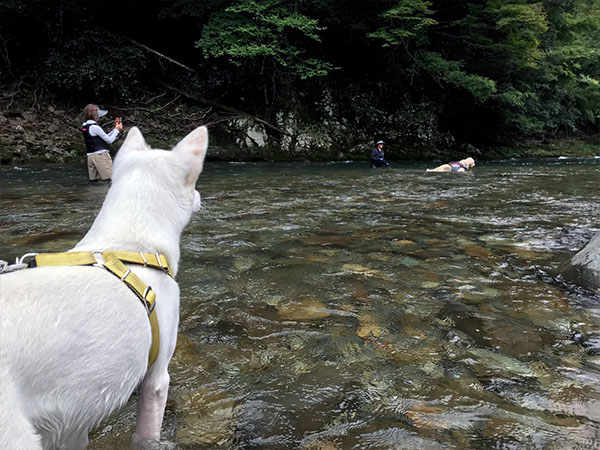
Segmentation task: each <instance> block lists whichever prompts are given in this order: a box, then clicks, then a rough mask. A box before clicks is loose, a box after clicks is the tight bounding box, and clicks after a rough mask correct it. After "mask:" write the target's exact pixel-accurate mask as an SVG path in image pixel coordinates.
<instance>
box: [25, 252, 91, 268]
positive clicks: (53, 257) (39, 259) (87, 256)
mask: <svg viewBox="0 0 600 450" xmlns="http://www.w3.org/2000/svg"><path fill="white" fill-rule="evenodd" d="M34 261H35V265H32V266H33V267H35V266H90V265H92V264H96V262H97V261H96V258H95V257H94V254H93V253H92V252H71V253H38V254H37V255H35V260H34Z"/></svg>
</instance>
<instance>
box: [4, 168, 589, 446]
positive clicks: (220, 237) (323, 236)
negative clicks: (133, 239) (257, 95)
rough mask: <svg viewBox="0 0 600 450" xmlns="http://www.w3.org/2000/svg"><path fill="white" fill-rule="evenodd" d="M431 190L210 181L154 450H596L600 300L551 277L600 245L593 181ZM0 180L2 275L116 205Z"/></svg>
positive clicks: (8, 171)
mask: <svg viewBox="0 0 600 450" xmlns="http://www.w3.org/2000/svg"><path fill="white" fill-rule="evenodd" d="M424 169H425V166H424V165H417V164H415V165H401V164H396V165H395V166H394V168H392V169H389V170H384V169H381V170H372V169H370V168H368V166H367V165H366V164H360V163H348V164H343V163H337V164H296V165H292V164H289V165H287V164H267V163H264V164H225V163H210V162H209V163H207V164H206V166H205V172H204V173H203V174H202V175H201V178H200V180H199V183H198V189H199V190H200V192H201V194H202V196H203V202H204V210H203V211H202V212H201V213H200V214H198V215H196V216H195V217H194V218H193V219H192V222H191V223H190V224H189V226H188V228H187V229H186V231H185V233H184V236H183V240H182V263H181V269H180V273H179V274H178V281H179V283H180V285H181V290H182V309H181V326H180V334H179V341H178V348H177V351H176V355H175V358H174V360H173V362H172V364H171V369H170V371H171V391H170V397H169V401H168V405H167V411H166V413H165V421H164V425H163V438H164V439H163V441H162V442H161V444H160V446H159V448H165V449H174V448H181V449H196V448H207V449H213V448H223V449H246V448H248V449H249V448H260V449H287V448H300V449H326V450H332V449H404V448H425V449H436V448H456V449H468V448H473V449H481V448H506V449H513V448H536V449H537V448H539V449H563V448H582V449H583V448H598V447H600V299H598V298H592V297H591V296H590V295H586V294H585V293H583V292H581V291H576V290H572V289H568V288H566V287H562V286H559V285H557V284H555V283H552V282H551V279H550V277H548V276H547V274H549V273H552V271H553V270H554V269H555V268H556V267H557V266H558V265H559V264H560V263H561V262H562V261H564V260H565V259H566V258H567V257H568V256H569V255H570V254H572V252H574V251H576V250H578V249H579V248H581V247H582V246H583V245H584V244H585V243H586V242H587V241H588V240H589V239H590V238H591V237H592V236H593V235H594V234H595V233H596V232H598V231H599V230H600V215H599V212H598V211H599V209H598V207H599V205H600V190H599V186H600V160H599V159H595V160H576V159H566V160H543V161H539V160H538V161H508V162H498V163H484V164H481V165H478V166H477V167H476V168H475V170H474V171H473V172H471V173H468V174H464V175H449V174H425V173H424ZM0 175H1V176H2V191H1V194H0V199H1V203H0V204H1V210H0V231H1V240H0V257H1V258H2V259H9V258H10V259H11V260H12V259H13V258H14V257H15V256H17V255H21V254H24V253H26V252H29V251H59V250H65V249H68V248H70V247H71V246H73V245H74V244H75V243H76V242H77V241H78V240H79V239H80V238H81V237H82V236H83V234H84V233H85V231H86V230H87V228H88V227H89V226H90V224H91V222H92V220H93V217H94V215H95V213H96V212H97V210H98V209H99V208H100V205H101V201H102V198H103V196H104V194H105V192H106V190H107V187H106V186H101V187H98V186H87V185H85V184H84V183H85V179H86V174H85V172H84V171H83V170H81V169H74V168H45V169H35V168H26V169H23V168H1V169H0ZM134 400H135V399H132V401H130V402H129V403H128V405H127V406H126V407H125V408H124V409H123V410H122V411H121V412H120V413H118V414H116V415H115V416H114V417H113V418H111V419H109V420H108V421H106V422H105V423H104V424H103V425H102V426H101V427H100V428H99V429H97V430H96V431H95V433H94V434H93V435H92V436H91V439H92V443H91V445H90V448H92V449H113V448H123V447H125V446H126V444H127V442H128V440H129V436H130V434H131V432H132V430H133V425H134V414H135V412H134V411H135V405H134Z"/></svg>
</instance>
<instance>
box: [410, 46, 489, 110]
mask: <svg viewBox="0 0 600 450" xmlns="http://www.w3.org/2000/svg"><path fill="white" fill-rule="evenodd" d="M418 61H419V65H420V66H421V67H422V68H423V69H425V70H426V71H427V72H429V73H431V74H434V75H435V76H437V77H438V78H439V79H442V80H444V81H445V82H446V83H449V84H452V85H454V86H457V87H460V88H463V89H465V90H467V91H468V92H470V93H471V95H472V96H473V97H474V98H475V100H477V101H480V102H484V101H486V100H488V99H489V98H490V97H491V96H492V95H493V94H494V93H495V92H496V83H495V82H494V80H491V79H489V78H486V77H483V76H480V75H474V74H469V73H467V72H465V71H464V70H462V69H461V66H462V62H459V61H448V60H446V59H444V58H443V57H442V56H441V55H440V54H439V53H434V52H424V53H422V54H420V55H419V59H418Z"/></svg>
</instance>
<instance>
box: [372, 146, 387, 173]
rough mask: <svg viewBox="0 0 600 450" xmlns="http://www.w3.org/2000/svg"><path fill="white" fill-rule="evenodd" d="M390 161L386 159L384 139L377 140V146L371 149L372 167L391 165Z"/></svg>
mask: <svg viewBox="0 0 600 450" xmlns="http://www.w3.org/2000/svg"><path fill="white" fill-rule="evenodd" d="M389 166H390V163H388V162H387V161H386V160H385V157H384V152H383V141H377V144H376V146H375V148H374V149H373V150H372V151H371V167H389Z"/></svg>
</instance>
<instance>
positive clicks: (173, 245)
mask: <svg viewBox="0 0 600 450" xmlns="http://www.w3.org/2000/svg"><path fill="white" fill-rule="evenodd" d="M113 187H114V186H113ZM123 192H125V194H123ZM127 192H128V191H127V190H123V189H119V190H116V189H113V188H111V189H110V190H109V192H108V194H107V196H106V199H105V201H104V204H103V205H102V209H101V210H100V212H99V213H98V216H97V217H96V220H95V221H94V223H93V224H92V227H91V228H90V230H89V231H88V232H87V234H86V235H85V237H84V238H83V239H82V240H81V241H80V242H79V243H78V244H77V245H76V246H75V247H74V248H73V250H74V251H92V250H121V251H133V252H140V251H141V252H147V253H160V254H163V255H165V256H166V257H167V260H168V262H169V265H170V267H171V269H172V270H173V273H174V274H176V273H177V269H178V266H179V253H180V250H179V239H180V237H181V232H182V231H183V228H184V226H185V225H186V223H187V221H188V220H189V217H188V218H185V220H183V219H184V218H182V219H179V220H178V219H177V217H180V216H181V214H177V211H175V210H176V209H177V208H176V206H175V207H173V209H174V211H165V210H164V208H152V207H149V206H148V203H147V201H146V202H144V199H143V195H136V193H135V192H131V191H129V192H130V194H131V195H129V194H128V193H127ZM146 200H147V199H146Z"/></svg>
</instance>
